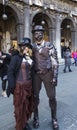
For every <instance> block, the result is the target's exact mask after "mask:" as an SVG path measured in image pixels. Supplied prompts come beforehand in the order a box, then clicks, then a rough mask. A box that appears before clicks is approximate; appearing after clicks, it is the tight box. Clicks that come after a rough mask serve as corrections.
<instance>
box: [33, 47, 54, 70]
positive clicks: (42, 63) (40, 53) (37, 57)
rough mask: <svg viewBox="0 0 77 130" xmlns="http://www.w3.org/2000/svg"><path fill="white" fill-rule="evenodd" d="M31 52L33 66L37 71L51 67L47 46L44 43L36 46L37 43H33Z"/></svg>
mask: <svg viewBox="0 0 77 130" xmlns="http://www.w3.org/2000/svg"><path fill="white" fill-rule="evenodd" d="M33 53H34V67H35V70H36V71H37V72H39V71H41V72H45V71H46V70H49V69H50V68H51V67H52V63H51V59H50V56H49V49H48V47H46V46H45V45H44V46H40V47H37V45H35V46H34V49H33Z"/></svg>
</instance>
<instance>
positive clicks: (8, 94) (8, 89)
mask: <svg viewBox="0 0 77 130" xmlns="http://www.w3.org/2000/svg"><path fill="white" fill-rule="evenodd" d="M6 94H7V96H8V97H9V96H10V88H9V87H7V89H6Z"/></svg>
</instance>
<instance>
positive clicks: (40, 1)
mask: <svg viewBox="0 0 77 130" xmlns="http://www.w3.org/2000/svg"><path fill="white" fill-rule="evenodd" d="M36 24H42V25H43V26H44V27H45V34H44V38H45V40H50V41H51V42H52V43H54V45H55V46H56V48H57V52H58V58H63V48H64V47H65V46H69V47H70V48H71V51H72V50H74V49H77V2H76V0H68V1H67V0H55V1H54V0H0V50H3V51H5V52H8V51H9V48H10V47H11V46H12V45H13V46H15V47H16V46H17V44H18V42H20V41H21V40H22V38H23V37H25V36H26V37H30V38H31V39H32V42H33V34H32V28H33V26H34V25H36Z"/></svg>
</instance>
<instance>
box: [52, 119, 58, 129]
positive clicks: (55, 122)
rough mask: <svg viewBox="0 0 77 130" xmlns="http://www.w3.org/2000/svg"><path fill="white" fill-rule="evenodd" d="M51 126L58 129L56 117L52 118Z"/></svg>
mask: <svg viewBox="0 0 77 130" xmlns="http://www.w3.org/2000/svg"><path fill="white" fill-rule="evenodd" d="M52 127H53V130H59V125H58V122H57V119H52Z"/></svg>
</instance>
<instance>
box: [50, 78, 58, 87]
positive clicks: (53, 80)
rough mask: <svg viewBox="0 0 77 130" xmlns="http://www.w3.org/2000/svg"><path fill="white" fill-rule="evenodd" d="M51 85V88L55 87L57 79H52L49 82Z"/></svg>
mask: <svg viewBox="0 0 77 130" xmlns="http://www.w3.org/2000/svg"><path fill="white" fill-rule="evenodd" d="M51 83H52V84H53V86H57V78H53V79H52V80H51Z"/></svg>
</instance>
